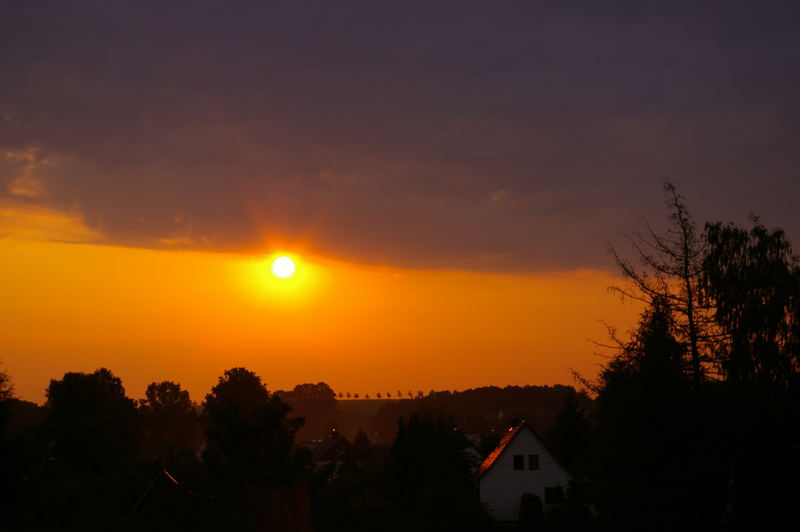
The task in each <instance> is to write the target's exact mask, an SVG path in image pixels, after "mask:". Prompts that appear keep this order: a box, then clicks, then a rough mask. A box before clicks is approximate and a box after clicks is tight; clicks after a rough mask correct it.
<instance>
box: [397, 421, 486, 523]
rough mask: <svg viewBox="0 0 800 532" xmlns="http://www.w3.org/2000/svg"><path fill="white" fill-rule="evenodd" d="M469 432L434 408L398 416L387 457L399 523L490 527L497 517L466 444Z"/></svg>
mask: <svg viewBox="0 0 800 532" xmlns="http://www.w3.org/2000/svg"><path fill="white" fill-rule="evenodd" d="M467 445H468V442H467V440H466V438H465V437H464V436H463V435H462V434H461V433H460V432H459V431H458V430H455V427H454V426H453V424H452V422H451V421H446V420H445V419H443V418H442V417H434V416H432V415H431V414H430V413H427V412H426V413H419V414H413V415H412V416H411V417H410V418H409V419H408V422H404V421H403V419H402V418H401V419H400V420H399V422H398V430H397V437H396V439H395V441H394V443H393V444H392V447H391V453H390V456H389V460H388V463H387V481H388V483H389V493H390V494H391V496H392V498H393V500H394V501H395V505H396V514H397V521H398V527H397V528H398V529H399V530H406V529H422V530H445V529H447V530H486V529H487V528H488V526H489V525H490V523H491V520H490V519H489V517H488V516H487V515H486V513H485V511H484V509H483V506H482V505H481V503H480V501H479V500H478V497H477V494H476V493H475V491H474V489H473V486H472V484H471V479H470V469H469V461H468V460H467V457H466V455H465V454H464V452H463V450H464V448H465V447H466V446H467Z"/></svg>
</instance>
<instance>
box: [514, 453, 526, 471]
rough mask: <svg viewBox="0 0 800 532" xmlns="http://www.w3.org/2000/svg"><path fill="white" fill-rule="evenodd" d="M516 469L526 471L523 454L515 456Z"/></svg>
mask: <svg viewBox="0 0 800 532" xmlns="http://www.w3.org/2000/svg"><path fill="white" fill-rule="evenodd" d="M514 469H517V470H522V469H525V457H524V456H522V455H521V454H515V455H514Z"/></svg>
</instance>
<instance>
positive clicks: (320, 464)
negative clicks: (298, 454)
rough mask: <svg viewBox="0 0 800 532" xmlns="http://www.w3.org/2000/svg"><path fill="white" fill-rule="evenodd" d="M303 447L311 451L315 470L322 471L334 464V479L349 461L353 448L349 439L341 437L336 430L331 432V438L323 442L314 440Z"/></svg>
mask: <svg viewBox="0 0 800 532" xmlns="http://www.w3.org/2000/svg"><path fill="white" fill-rule="evenodd" d="M302 446H303V447H305V448H306V449H308V450H309V451H311V460H312V462H313V464H314V469H316V470H320V469H322V468H324V467H326V466H328V465H331V464H333V467H334V472H333V476H334V477H335V475H336V470H337V469H338V467H339V465H340V464H341V463H342V462H345V461H347V460H348V457H349V455H350V454H351V453H352V448H353V446H352V445H351V444H350V442H349V441H347V438H345V437H344V436H339V434H338V433H337V432H336V429H334V430H333V431H331V434H330V436H328V437H327V438H325V439H323V440H313V441H310V442H307V443H304V444H302Z"/></svg>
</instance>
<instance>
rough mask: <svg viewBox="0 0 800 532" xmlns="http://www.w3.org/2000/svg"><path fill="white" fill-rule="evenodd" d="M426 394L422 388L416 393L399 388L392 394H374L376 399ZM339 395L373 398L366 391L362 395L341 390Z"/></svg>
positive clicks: (412, 396) (346, 397) (352, 397)
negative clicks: (404, 391)
mask: <svg viewBox="0 0 800 532" xmlns="http://www.w3.org/2000/svg"><path fill="white" fill-rule="evenodd" d="M432 392H433V390H431V393H432ZM424 396H425V393H424V392H423V391H422V390H417V393H416V394H415V393H414V392H412V391H411V390H408V391H407V392H406V393H405V394H404V393H403V392H402V391H400V390H397V391H396V392H394V394H392V392H386V393H381V392H378V393H376V394H374V395H373V397H374V398H375V399H383V398H386V399H391V398H392V397H394V398H395V399H405V398H408V399H414V398H415V397H417V398H419V397H424ZM337 397H338V398H339V399H361V398H362V397H363V398H364V399H371V397H370V394H368V393H365V394H363V396H362V395H361V394H359V393H358V392H356V393H350V392H339V393H338V394H337Z"/></svg>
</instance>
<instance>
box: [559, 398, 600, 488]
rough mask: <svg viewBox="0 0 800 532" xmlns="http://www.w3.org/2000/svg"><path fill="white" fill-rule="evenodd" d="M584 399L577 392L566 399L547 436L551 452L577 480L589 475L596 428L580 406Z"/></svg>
mask: <svg viewBox="0 0 800 532" xmlns="http://www.w3.org/2000/svg"><path fill="white" fill-rule="evenodd" d="M584 397H585V395H583V396H580V395H578V393H576V392H575V391H574V390H572V391H571V392H568V393H567V394H566V395H565V396H564V402H563V404H562V405H561V408H560V409H559V411H558V413H557V414H556V418H555V421H554V422H553V424H552V426H551V428H550V431H549V434H548V439H549V444H550V449H551V450H552V451H553V454H554V455H555V457H556V459H558V462H559V463H560V464H561V465H562V466H564V468H565V469H566V470H567V471H569V473H570V474H571V475H572V477H573V478H574V479H580V478H582V477H584V476H586V475H587V474H588V473H589V469H590V464H591V451H592V445H593V443H594V442H593V441H592V435H593V428H592V426H591V423H590V422H589V418H588V417H587V415H586V412H585V408H584V407H583V406H582V404H581V402H582V401H581V399H582V398H584ZM584 402H585V401H584Z"/></svg>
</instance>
